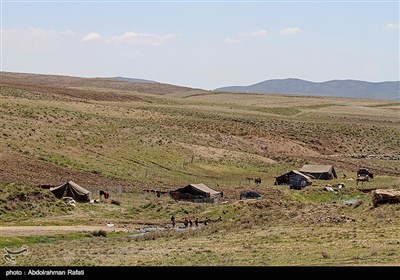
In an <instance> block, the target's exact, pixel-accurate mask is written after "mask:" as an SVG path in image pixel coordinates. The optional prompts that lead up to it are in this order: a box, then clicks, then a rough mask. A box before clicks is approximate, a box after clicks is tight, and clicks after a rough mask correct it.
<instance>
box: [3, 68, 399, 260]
mask: <svg viewBox="0 0 400 280" xmlns="http://www.w3.org/2000/svg"><path fill="white" fill-rule="evenodd" d="M399 109H400V107H399V103H398V102H396V101H393V102H391V101H387V100H365V99H344V98H325V97H304V96H283V95H257V94H235V93H213V92H208V91H202V90H196V89H190V88H183V87H178V86H172V85H163V84H143V83H140V84H135V83H127V82H123V81H109V80H107V79H83V78H74V77H60V76H41V75H31V74H29V75H28V74H18V73H1V80H0V184H1V185H0V191H1V192H0V198H1V201H0V203H1V205H0V211H1V216H0V224H2V225H35V224H43V225H82V224H105V222H108V221H112V222H114V223H115V224H118V226H122V225H125V226H126V227H125V228H126V229H129V230H127V231H126V234H128V233H129V232H131V230H132V231H135V230H136V231H137V225H138V224H146V223H147V224H158V225H160V224H168V223H169V217H170V216H171V215H175V216H176V217H177V219H179V221H181V220H182V219H183V218H184V217H185V216H192V217H195V216H196V217H199V218H200V219H205V218H207V217H211V218H218V217H222V220H223V221H222V222H221V223H215V224H213V225H210V226H209V227H205V228H203V229H200V230H198V231H195V232H192V233H189V232H187V233H176V234H173V233H170V232H169V233H159V234H158V233H157V234H154V238H150V240H147V239H148V238H147V237H146V238H144V239H143V240H137V241H135V242H132V243H127V242H130V241H132V240H131V239H130V238H128V237H126V236H125V237H121V236H119V235H117V236H114V237H110V236H108V237H107V238H106V241H105V244H108V245H107V246H110V248H111V247H112V248H113V249H112V250H113V252H114V253H113V254H114V256H113V257H112V260H111V262H110V263H108V264H115V265H136V264H140V265H154V264H155V265H206V264H211V265H292V264H297V265H299V264H300V265H321V264H327V265H329V264H336V265H342V264H360V263H364V264H371V263H372V264H373V263H375V264H380V263H386V264H391V263H397V264H398V263H400V255H399V253H398V252H397V251H396V252H394V248H395V247H396V248H397V247H398V245H396V244H398V242H400V236H399V232H398V231H397V232H396V231H395V230H394V229H395V227H396V226H398V225H399V219H398V218H399V217H398V215H399V211H398V210H399V209H398V205H385V206H382V207H380V208H376V209H375V208H372V207H371V196H370V194H369V193H364V192H360V191H358V190H357V188H358V187H357V186H356V184H355V182H354V181H351V180H347V179H349V178H352V177H353V178H354V176H355V171H356V170H357V168H358V167H360V166H366V167H368V168H370V169H371V171H372V172H374V173H375V175H376V177H375V179H374V180H373V182H370V183H367V185H364V186H362V188H376V187H382V188H397V189H400V161H399V160H394V159H393V160H387V158H395V156H396V155H399V154H400V114H399ZM354 154H366V155H369V156H373V158H368V157H366V158H355V157H353V155H354ZM382 155H386V156H388V157H386V158H385V159H379V157H380V156H382ZM305 163H321V164H333V165H334V166H335V168H336V170H337V173H338V176H339V178H338V179H337V180H334V181H329V182H325V181H316V182H315V183H314V185H313V186H310V187H307V188H305V189H303V190H301V191H296V190H289V189H288V187H275V186H273V183H274V176H277V175H280V174H282V172H285V171H287V170H291V169H298V168H300V167H301V166H302V165H303V164H305ZM344 174H346V179H344V178H343V175H344ZM246 177H261V178H262V179H263V181H262V184H261V185H260V186H257V187H256V186H255V185H254V184H253V183H249V182H248V181H247V180H246V179H245V178H246ZM66 180H73V181H75V182H76V183H78V184H80V185H82V186H84V187H85V188H88V189H89V190H90V191H91V192H92V194H93V196H94V198H98V191H99V190H107V191H109V192H110V193H111V197H112V198H113V199H118V200H119V201H121V202H122V203H121V206H116V205H112V204H110V202H104V203H100V204H98V205H94V204H78V205H77V207H75V208H73V209H70V208H64V207H63V205H61V204H60V202H59V201H57V200H54V198H53V197H51V196H47V195H48V193H47V194H46V190H40V195H39V197H38V196H37V195H36V196H32V195H31V194H32V193H35V189H37V187H36V186H37V185H38V184H51V185H58V184H61V183H63V182H64V181H66ZM189 182H192V183H200V182H202V183H205V184H207V185H209V186H210V187H212V188H215V189H218V190H222V191H224V194H225V195H224V197H225V199H226V204H219V205H207V204H191V203H181V202H179V203H178V202H176V201H173V200H172V199H171V198H169V197H167V196H162V197H161V199H158V198H156V197H155V195H153V194H151V193H143V192H142V189H144V188H150V189H161V190H170V189H174V188H176V187H181V186H183V185H186V184H187V183H189ZM338 182H344V183H345V184H346V190H345V191H341V192H340V193H338V194H333V193H328V192H325V191H323V190H322V187H321V185H323V184H326V183H329V184H332V183H338ZM16 186H19V187H16ZM247 189H254V190H257V191H259V192H260V193H261V194H262V195H263V197H264V199H263V200H261V201H257V202H254V201H253V202H252V201H245V202H243V201H238V200H237V199H238V197H239V193H240V192H241V191H243V190H247ZM14 192H17V193H19V194H21V193H22V194H24V196H28V197H32V199H33V202H31V204H32V205H35V206H32V207H33V208H32V209H30V208H29V207H28V206H26V205H25V204H24V203H23V202H21V201H19V200H18V201H17V202H18V203H17V202H15V201H13V200H12V199H11V198H10V197H12V194H13V193H14ZM43 195H44V196H43ZM43 197H44V198H45V199H42V198H43ZM356 198H358V199H362V200H363V204H362V205H361V206H360V207H357V208H352V207H349V206H346V205H345V201H346V200H349V199H356ZM59 204H60V205H59ZM26 207H28V208H26ZM47 208H48V209H50V210H49V211H46V209H47ZM14 210H15V211H14ZM11 211H14V213H11ZM40 213H42V214H40ZM378 229H379V230H380V231H381V232H382V233H379V234H382V235H383V236H378V239H373V238H376V234H377V231H378ZM297 233H298V234H297ZM150 236H151V235H150ZM249 236H251V238H249ZM372 236H374V237H372ZM75 237H76V238H75ZM93 238H95V237H93V236H90V237H88V236H85V235H79V236H74V237H73V238H67V239H66V240H65V239H63V238H61V239H60V238H56V237H54V238H53V239H51V240H53V241H51V242H47V243H46V244H45V245H43V244H39V243H40V242H39V243H35V242H33V241H32V240H30V241H29V244H31V245H30V246H32V249H33V250H37V254H31V255H30V256H28V257H26V258H24V260H22V258H21V262H23V263H21V264H34V265H46V264H54V265H65V264H89V265H98V264H102V262H101V261H100V260H99V258H98V257H100V256H102V255H103V254H101V250H103V249H102V248H100V247H96V246H95V245H93V244H92V243H95V242H91V241H90V240H93ZM210 238H211V240H213V242H212V244H210V245H208V244H207V243H205V240H206V239H210ZM153 239H154V240H153ZM7 240H9V239H7V238H6V237H1V234H0V242H3V243H2V244H14V245H18V244H24V242H27V241H26V240H25V239H23V238H22V239H20V240H19V241H18V240H10V241H9V242H11V243H7V242H8V241H7ZM177 240H179V244H180V245H179V246H180V247H179V248H181V247H182V248H183V246H189V247H190V248H192V249H191V250H190V251H187V252H182V251H181V250H180V249H179V248H178V247H173V246H172V245H171V243H175V241H177ZM360 240H363V241H360ZM380 241H382V242H380ZM383 241H384V242H383ZM66 242H67V243H68V244H70V242H71V245H73V247H79V244H86V243H87V242H90V244H92V245H93V246H91V248H92V249H91V251H87V252H78V251H72V253H69V255H68V257H66V258H65V259H62V260H60V259H58V258H52V257H51V256H52V254H56V253H57V252H58V251H59V250H60V248H62V247H64V246H65V245H66ZM127 244H129V246H127ZM234 244H236V245H234ZM321 244H322V245H323V246H322V245H321ZM338 244H343V247H338ZM42 245H43V246H42ZM68 246H69V245H68ZM321 246H322V247H321ZM154 247H157V248H159V249H157V250H155V251H153V250H152V248H154ZM228 248H229V249H228ZM288 248H292V250H294V251H295V253H294V254H295V255H296V254H297V255H298V256H299V257H298V258H294V257H293V256H294V255H293V254H290V255H289V254H287V252H288V251H287V250H288ZM138 250H139V251H141V252H142V253H143V254H141V258H140V260H139V259H137V258H132V255H135V252H137V251H138ZM321 251H326V252H324V253H323V254H322V253H321ZM156 252H157V255H158V256H159V257H157V258H155V257H154V254H155V253H156ZM232 252H235V253H237V254H231V253H232ZM265 252H268V253H265ZM97 254H99V255H98V257H97ZM83 256H86V257H83ZM128 256H129V257H128ZM234 256H235V257H234ZM249 259H251V260H252V261H251V262H246V261H245V260H249Z"/></svg>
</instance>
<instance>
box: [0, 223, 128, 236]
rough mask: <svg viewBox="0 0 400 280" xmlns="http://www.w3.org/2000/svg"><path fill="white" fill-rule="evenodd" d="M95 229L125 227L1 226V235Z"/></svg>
mask: <svg viewBox="0 0 400 280" xmlns="http://www.w3.org/2000/svg"><path fill="white" fill-rule="evenodd" d="M95 230H105V231H123V230H124V229H121V228H116V227H108V226H84V225H80V226H6V227H0V236H3V237H8V236H13V237H14V236H31V235H52V234H63V233H67V232H91V231H95Z"/></svg>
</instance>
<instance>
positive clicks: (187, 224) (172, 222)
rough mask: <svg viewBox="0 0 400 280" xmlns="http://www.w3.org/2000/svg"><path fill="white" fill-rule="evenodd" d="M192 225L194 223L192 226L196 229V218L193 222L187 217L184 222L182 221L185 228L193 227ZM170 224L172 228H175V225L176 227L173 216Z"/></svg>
mask: <svg viewBox="0 0 400 280" xmlns="http://www.w3.org/2000/svg"><path fill="white" fill-rule="evenodd" d="M193 223H194V225H195V226H196V227H198V226H199V218H196V219H195V220H194V222H193V220H192V219H191V218H188V217H186V218H185V219H184V220H183V225H184V226H185V228H186V227H188V226H189V227H192V226H193ZM171 224H172V227H175V225H176V222H175V217H174V216H171Z"/></svg>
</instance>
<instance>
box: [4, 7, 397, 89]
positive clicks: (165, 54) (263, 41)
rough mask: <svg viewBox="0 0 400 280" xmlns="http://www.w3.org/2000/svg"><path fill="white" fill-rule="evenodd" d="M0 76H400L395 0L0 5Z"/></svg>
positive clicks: (234, 81)
mask: <svg viewBox="0 0 400 280" xmlns="http://www.w3.org/2000/svg"><path fill="white" fill-rule="evenodd" d="M0 2H1V3H0V6H1V28H0V29H1V65H0V68H1V71H10V72H23V73H41V74H58V75H69V76H79V77H115V76H124V77H130V78H141V79H148V80H154V81H157V82H163V83H169V84H176V85H182V86H189V87H194V88H202V89H215V88H218V87H223V86H233V85H250V84H254V83H258V82H261V81H264V80H269V79H284V78H299V79H304V80H309V81H313V82H322V81H328V80H334V79H354V80H364V81H370V82H381V81H395V80H400V77H399V71H400V70H399V62H400V51H399V33H400V30H399V24H400V23H399V21H400V20H399V14H400V3H399V1H90V0H87V1H73V0H71V1H29V0H25V1H18V0H16V1H12V0H9V1H7V0H0Z"/></svg>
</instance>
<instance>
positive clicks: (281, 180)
mask: <svg viewBox="0 0 400 280" xmlns="http://www.w3.org/2000/svg"><path fill="white" fill-rule="evenodd" d="M293 181H304V185H305V186H309V185H311V184H312V180H311V178H310V177H309V176H307V175H306V174H303V173H301V172H299V171H297V170H292V171H289V172H287V173H285V174H282V175H280V176H276V177H275V185H290V184H291V183H292V182H293Z"/></svg>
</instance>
